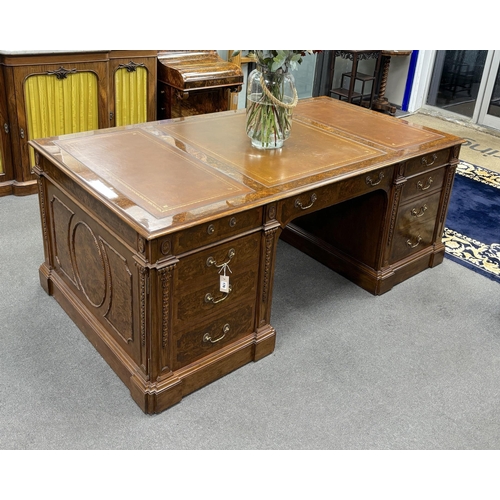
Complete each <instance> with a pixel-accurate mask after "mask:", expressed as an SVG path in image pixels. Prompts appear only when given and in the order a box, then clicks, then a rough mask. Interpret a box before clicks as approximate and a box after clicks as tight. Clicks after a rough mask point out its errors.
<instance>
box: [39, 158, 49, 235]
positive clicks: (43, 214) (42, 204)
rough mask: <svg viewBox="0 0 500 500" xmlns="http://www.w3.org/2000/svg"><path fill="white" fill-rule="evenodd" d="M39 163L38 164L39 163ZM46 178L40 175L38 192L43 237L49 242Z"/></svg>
mask: <svg viewBox="0 0 500 500" xmlns="http://www.w3.org/2000/svg"><path fill="white" fill-rule="evenodd" d="M37 165H38V164H37ZM43 185H44V179H43V177H40V178H39V179H38V193H39V196H40V198H39V199H40V214H41V217H42V231H43V239H44V240H45V242H46V243H47V245H48V244H49V238H48V233H47V212H46V208H45V189H44V186H43Z"/></svg>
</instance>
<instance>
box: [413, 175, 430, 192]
mask: <svg viewBox="0 0 500 500" xmlns="http://www.w3.org/2000/svg"><path fill="white" fill-rule="evenodd" d="M432 182H433V180H432V177H429V178H428V179H427V182H426V183H425V186H424V184H423V183H422V181H418V182H417V189H420V191H426V190H427V189H429V188H430V187H431V184H432Z"/></svg>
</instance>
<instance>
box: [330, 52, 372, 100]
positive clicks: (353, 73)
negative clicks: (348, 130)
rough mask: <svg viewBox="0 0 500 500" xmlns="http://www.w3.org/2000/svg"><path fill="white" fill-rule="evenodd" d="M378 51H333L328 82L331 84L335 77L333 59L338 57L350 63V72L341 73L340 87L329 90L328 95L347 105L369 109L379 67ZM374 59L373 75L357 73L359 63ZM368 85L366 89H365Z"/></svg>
mask: <svg viewBox="0 0 500 500" xmlns="http://www.w3.org/2000/svg"><path fill="white" fill-rule="evenodd" d="M380 52H381V51H380V50H335V51H334V54H333V61H332V70H331V78H330V81H331V82H332V84H333V78H334V76H335V59H336V57H338V56H340V57H341V58H343V59H348V60H350V61H352V65H351V70H350V71H347V72H344V73H342V75H341V78H340V87H337V88H333V89H332V90H330V95H331V96H332V97H333V96H338V99H344V100H346V101H347V102H349V103H354V104H360V105H362V106H364V107H365V108H371V105H372V102H373V98H374V95H375V81H376V79H377V76H378V72H379V66H380ZM367 59H375V60H376V63H375V69H374V71H373V74H366V73H361V72H360V71H358V63H359V61H363V60H367ZM367 84H368V88H365V87H366V85H367Z"/></svg>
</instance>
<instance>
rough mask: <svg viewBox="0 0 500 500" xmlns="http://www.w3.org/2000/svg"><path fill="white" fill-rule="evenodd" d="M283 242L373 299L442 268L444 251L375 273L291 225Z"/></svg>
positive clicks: (422, 253) (427, 252)
mask: <svg viewBox="0 0 500 500" xmlns="http://www.w3.org/2000/svg"><path fill="white" fill-rule="evenodd" d="M280 238H281V239H282V240H283V241H285V242H286V243H288V244H290V245H292V246H293V247H295V248H297V249H299V250H300V251H301V252H304V253H305V254H307V255H309V256H310V257H312V258H313V259H315V260H317V261H318V262H321V263H322V264H324V265H325V266H327V267H328V268H330V269H332V270H333V271H335V272H337V273H339V274H340V275H342V276H344V277H346V278H347V279H349V280H350V281H352V282H353V283H355V284H356V285H358V286H360V287H361V288H363V289H364V290H366V291H367V292H370V293H371V294H373V295H382V294H384V293H386V292H388V291H389V290H391V289H392V288H393V287H394V286H395V285H397V284H399V283H401V282H403V281H405V280H406V279H408V278H411V277H412V276H414V275H416V274H418V273H420V272H422V271H424V270H425V269H427V268H430V267H435V266H437V265H438V264H441V262H443V258H444V251H445V247H444V245H443V244H439V245H434V246H431V247H428V248H425V249H423V250H422V251H420V252H418V253H416V254H413V255H412V256H411V257H408V258H407V259H403V260H401V261H399V262H397V263H396V264H393V265H390V266H387V267H385V268H382V269H380V270H375V269H373V268H371V267H369V266H367V265H365V264H363V263H362V262H360V261H358V260H355V259H352V258H351V257H349V256H348V255H346V254H345V253H343V252H341V251H339V250H338V249H336V248H335V247H333V246H332V245H330V244H328V243H327V242H325V241H323V240H321V239H320V238H318V237H317V236H315V235H314V234H311V233H309V232H307V231H306V230H304V229H303V228H301V227H298V226H296V225H294V224H289V225H288V226H287V227H286V228H285V229H284V230H283V232H282V233H281V236H280Z"/></svg>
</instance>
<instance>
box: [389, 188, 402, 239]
mask: <svg viewBox="0 0 500 500" xmlns="http://www.w3.org/2000/svg"><path fill="white" fill-rule="evenodd" d="M403 186H404V184H399V185H397V186H396V188H395V189H394V201H393V203H392V212H391V223H390V226H389V235H388V237H387V246H390V245H391V243H392V237H393V236H394V228H395V227H396V217H397V213H398V207H399V198H401V192H402V191H403Z"/></svg>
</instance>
